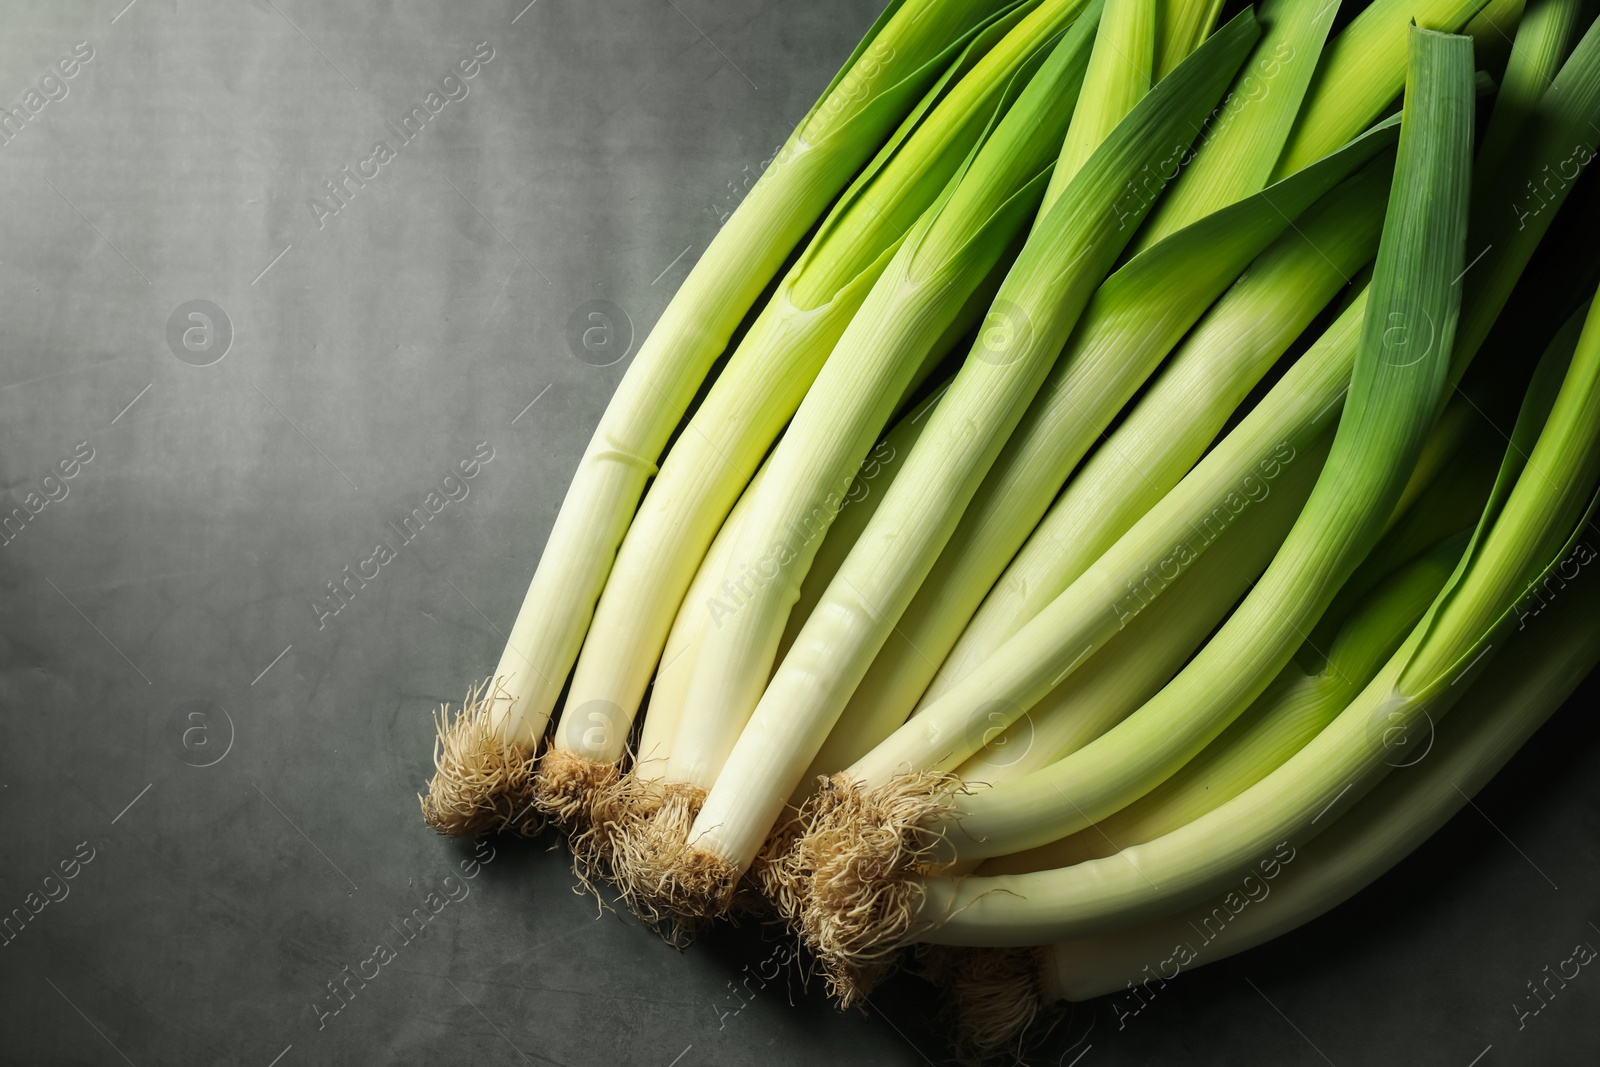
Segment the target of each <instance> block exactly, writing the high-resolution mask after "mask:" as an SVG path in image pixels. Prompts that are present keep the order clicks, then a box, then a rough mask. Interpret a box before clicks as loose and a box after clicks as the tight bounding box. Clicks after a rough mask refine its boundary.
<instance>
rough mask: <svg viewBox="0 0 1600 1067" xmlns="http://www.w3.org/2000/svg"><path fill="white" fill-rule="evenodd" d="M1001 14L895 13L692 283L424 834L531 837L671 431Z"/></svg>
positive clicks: (597, 442)
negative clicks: (561, 723)
mask: <svg viewBox="0 0 1600 1067" xmlns="http://www.w3.org/2000/svg"><path fill="white" fill-rule="evenodd" d="M998 6H999V3H998V0H893V2H891V3H890V5H889V7H888V8H887V9H886V10H885V12H884V13H883V15H882V16H881V17H880V18H879V19H878V21H877V22H876V23H875V24H874V25H873V27H872V29H871V30H870V31H868V34H867V37H866V39H865V40H863V41H862V43H861V45H860V46H859V47H858V48H857V49H856V51H855V53H854V54H853V55H852V56H851V57H850V60H849V61H848V62H847V63H846V65H845V68H844V69H843V70H841V71H840V72H839V74H838V75H837V76H835V77H834V79H833V81H832V82H831V83H830V84H829V86H828V88H827V90H826V91H825V92H824V93H823V96H822V99H821V100H819V101H818V102H817V104H816V105H814V106H813V107H812V108H811V110H810V111H809V112H808V113H807V114H806V116H805V117H804V118H803V119H802V120H801V122H800V124H799V125H798V126H797V127H796V129H795V131H794V132H793V133H792V134H791V135H790V136H789V139H788V140H787V141H786V142H785V144H784V146H783V148H782V149H781V150H780V152H779V154H778V157H777V159H776V161H775V162H774V163H773V165H772V166H770V167H769V168H768V169H767V171H766V172H765V173H764V174H763V175H762V177H761V180H759V181H758V182H757V183H756V184H755V186H754V187H753V188H752V189H751V190H750V193H749V195H748V196H746V198H745V200H744V201H743V203H741V204H740V205H739V208H738V209H737V210H736V211H735V212H734V213H733V216H732V217H731V218H730V219H729V220H728V222H727V224H726V225H725V226H724V227H723V228H722V229H721V230H720V231H719V232H718V234H717V236H716V237H715V238H714V239H713V240H712V242H711V245H710V246H709V247H708V248H707V249H706V252H705V254H704V255H703V256H702V257H701V258H700V260H699V262H697V263H696V264H695V266H694V268H693V270H691V271H690V274H689V277H688V278H687V279H686V280H685V281H684V283H683V285H682V287H681V288H680V289H679V290H678V292H677V294H676V295H675V296H674V297H673V300H672V302H671V303H670V304H669V305H668V307H667V310H666V311H665V312H663V313H662V316H661V318H660V319H659V320H658V321H657V323H656V325H655V327H654V328H653V329H652V330H651V331H650V334H649V336H648V337H647V338H646V339H645V341H644V343H643V345H641V346H640V349H639V352H638V354H637V355H635V356H634V358H633V361H632V364H631V365H630V366H629V368H628V370H627V373H626V374H625V375H624V376H623V380H622V383H621V384H620V385H619V386H618V389H617V392H616V394H615V395H614V396H613V397H612V399H611V403H610V404H609V405H608V406H607V408H606V412H605V414H604V415H603V416H602V417H601V420H600V423H599V424H598V425H597V426H596V427H595V431H594V435H593V437H592V438H591V439H590V442H589V445H588V447H587V449H586V450H585V452H584V455H583V458H582V460H581V461H580V463H579V467H578V472H577V474H576V476H575V477H574V478H573V481H572V484H571V485H570V486H569V487H568V490H567V496H566V499H565V501H564V502H563V504H562V507H561V511H560V513H559V514H558V515H557V517H556V521H555V524H554V525H553V526H552V528H551V530H550V536H549V538H548V540H547V541H546V544H545V550H544V553H543V555H542V556H541V558H540V562H539V566H538V568H537V569H536V570H535V572H534V576H533V581H532V583H531V584H530V586H529V588H528V593H527V595H526V597H525V598H524V600H523V603H522V607H521V608H520V609H519V611H518V612H517V618H516V621H515V623H514V624H513V625H512V628H511V635H510V638H509V639H508V640H507V642H506V648H505V651H504V652H503V653H502V655H501V657H500V662H499V664H498V665H497V666H496V668H495V671H494V673H493V674H492V675H491V676H490V681H489V682H488V683H485V684H484V685H481V686H475V687H474V688H473V690H472V692H471V693H470V694H469V699H468V700H467V702H466V704H465V705H464V706H463V707H462V708H461V709H460V710H458V711H457V713H456V714H455V716H454V717H453V718H447V716H446V715H445V713H444V712H442V711H441V713H440V714H439V716H438V717H437V725H438V737H437V738H436V740H435V745H434V767H435V775H434V778H433V780H432V781H431V782H430V783H429V787H428V794H427V796H425V797H419V802H420V803H421V806H422V814H423V818H424V819H425V820H426V821H427V823H428V825H429V826H432V827H433V828H434V829H436V830H438V831H440V832H441V833H449V834H457V835H466V836H476V835H478V834H481V833H483V832H484V831H486V830H488V829H490V828H505V827H512V828H516V829H519V830H524V831H527V830H531V829H532V828H534V827H536V826H537V824H538V819H537V818H532V817H530V816H531V815H532V808H531V804H530V803H529V802H528V800H527V797H528V794H529V792H530V791H531V786H532V781H533V778H532V774H533V757H534V750H535V748H536V746H537V744H538V742H539V739H540V737H541V736H542V735H543V733H544V729H545V725H546V723H547V721H548V719H549V715H550V712H551V709H552V708H553V707H554V704H555V701H556V698H557V696H558V694H559V693H560V691H561V687H562V685H563V683H564V682H565V680H566V676H567V672H568V670H569V669H570V668H571V666H572V663H573V661H574V659H575V658H576V657H577V654H578V648H579V645H580V644H581V643H582V641H583V637H584V634H585V632H586V631H587V629H588V621H589V617H590V614H591V612H592V611H593V610H594V604H595V601H596V599H597V598H598V597H599V595H600V592H601V588H602V587H603V586H604V584H605V581H606V576H607V574H608V572H609V571H610V568H611V562H612V558H613V555H614V553H615V551H616V548H617V545H618V544H619V543H620V542H621V540H622V537H623V534H624V533H625V532H626V530H627V526H628V521H629V518H630V517H631V515H632V513H633V510H634V507H635V505H636V504H637V502H638V500H639V496H640V493H641V492H642V491H643V489H644V486H645V483H646V481H648V480H649V478H650V477H651V475H653V474H654V473H655V469H656V467H655V465H656V461H657V460H658V458H659V457H660V455H661V450H662V449H663V448H664V447H665V445H666V443H667V439H668V437H669V436H670V435H671V433H672V430H673V428H674V427H675V426H676V425H677V424H678V421H679V419H680V418H681V417H682V415H683V413H684V411H685V410H686V409H687V407H688V406H689V403H690V401H691V400H692V399H693V397H694V395H695V393H696V391H697V390H698V389H699V387H700V384H701V382H702V381H703V380H704V378H705V376H706V373H707V371H708V370H709V369H710V367H711V363H712V361H713V360H714V359H715V358H716V357H717V356H718V355H719V354H720V353H721V352H722V350H723V349H724V348H725V347H726V345H727V342H728V338H729V336H730V335H731V334H732V333H733V330H734V328H735V327H736V326H737V325H738V323H739V321H740V319H742V318H743V317H744V315H745V313H746V312H747V311H748V310H749V308H750V306H751V305H752V304H753V303H754V302H755V300H756V298H757V296H758V295H759V294H760V292H761V290H762V289H763V288H764V287H765V286H766V284H767V283H768V282H769V281H770V280H771V278H772V277H773V275H774V274H775V273H776V272H777V270H778V268H779V266H780V265H781V264H782V262H783V261H784V259H785V258H786V257H787V256H788V254H789V251H790V249H792V248H793V247H794V245H795V243H796V242H797V241H799V239H800V238H801V237H802V236H803V235H804V234H805V232H806V231H807V230H808V229H810V228H811V226H812V225H813V224H814V223H815V222H816V220H817V218H818V217H819V216H820V215H821V214H822V212H823V211H824V210H825V209H826V208H827V206H828V204H829V203H830V202H831V201H832V200H833V199H834V197H835V196H836V195H837V194H838V193H839V191H840V190H841V189H842V188H843V187H844V186H845V184H846V183H847V182H848V181H849V180H850V178H851V176H852V175H854V174H855V172H856V171H857V170H859V169H860V168H861V165H862V164H863V163H865V162H866V161H867V159H868V158H870V157H871V155H872V154H873V152H874V151H876V150H877V147H878V145H879V144H880V143H881V142H882V141H883V139H884V138H885V137H886V136H887V135H888V134H889V132H890V131H891V130H892V129H893V128H894V127H895V126H896V125H897V124H898V123H899V122H900V121H901V119H902V118H903V117H904V116H905V115H906V114H907V113H908V112H909V111H910V110H911V108H912V107H913V106H914V105H915V104H916V102H917V100H918V99H920V98H921V97H922V95H923V94H924V92H925V91H926V90H927V88H928V86H929V85H930V84H931V83H932V82H933V81H934V79H935V78H937V77H938V74H939V72H940V71H941V70H943V69H944V68H945V66H946V65H947V64H948V63H949V60H950V58H951V57H952V56H953V55H954V54H955V53H957V52H959V51H960V49H961V47H962V46H963V44H964V39H965V38H966V37H967V36H968V35H969V34H970V33H971V32H972V31H973V28H974V27H975V26H977V25H978V24H980V23H981V22H982V21H983V20H984V18H986V17H987V16H988V15H989V13H990V12H991V11H992V10H994V9H995V8H996V7H998Z"/></svg>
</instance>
